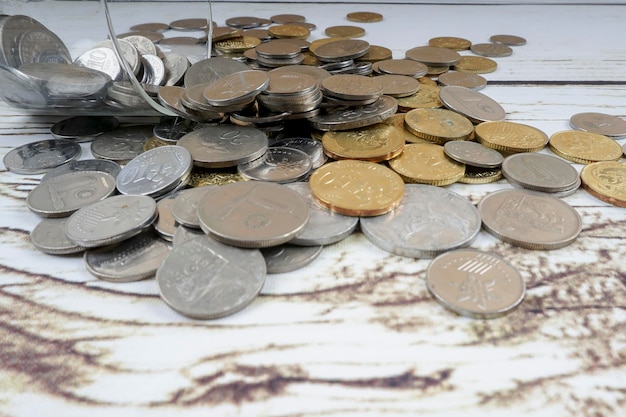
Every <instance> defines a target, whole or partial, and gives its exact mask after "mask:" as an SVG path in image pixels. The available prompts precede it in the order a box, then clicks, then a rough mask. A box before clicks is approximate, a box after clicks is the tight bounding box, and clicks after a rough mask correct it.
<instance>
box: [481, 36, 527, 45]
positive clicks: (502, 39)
mask: <svg viewBox="0 0 626 417" xmlns="http://www.w3.org/2000/svg"><path fill="white" fill-rule="evenodd" d="M489 40H490V41H491V42H495V43H501V44H503V45H509V46H522V45H526V39H524V38H522V37H521V36H516V35H492V36H490V37H489Z"/></svg>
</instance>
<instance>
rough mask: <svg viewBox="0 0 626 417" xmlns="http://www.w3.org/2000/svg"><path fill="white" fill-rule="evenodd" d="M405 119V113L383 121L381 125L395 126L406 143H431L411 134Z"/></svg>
mask: <svg viewBox="0 0 626 417" xmlns="http://www.w3.org/2000/svg"><path fill="white" fill-rule="evenodd" d="M404 117H405V113H396V114H394V115H393V116H391V117H389V118H387V119H385V120H383V121H382V122H380V123H382V124H386V125H389V126H393V127H395V128H396V129H398V131H399V132H400V134H401V135H402V137H403V138H404V141H405V142H409V143H420V142H422V143H423V142H429V141H427V140H426V139H422V138H419V137H417V136H415V135H414V134H413V133H411V132H410V131H409V130H408V129H407V128H406V125H405V124H404Z"/></svg>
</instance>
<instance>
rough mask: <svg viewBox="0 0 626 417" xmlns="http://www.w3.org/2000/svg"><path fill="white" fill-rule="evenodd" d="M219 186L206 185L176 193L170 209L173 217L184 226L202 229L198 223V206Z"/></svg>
mask: <svg viewBox="0 0 626 417" xmlns="http://www.w3.org/2000/svg"><path fill="white" fill-rule="evenodd" d="M216 187H218V186H217V185H213V186H211V185H206V186H202V187H195V188H190V189H187V190H182V191H180V192H178V193H176V196H175V197H174V202H173V204H172V206H171V207H170V211H171V213H172V216H173V217H174V219H175V220H176V222H177V223H178V224H180V225H182V226H186V227H191V228H194V229H200V222H199V221H198V204H200V201H202V199H203V198H204V197H205V196H206V194H207V193H210V192H213V191H215V189H216Z"/></svg>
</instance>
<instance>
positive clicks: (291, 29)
mask: <svg viewBox="0 0 626 417" xmlns="http://www.w3.org/2000/svg"><path fill="white" fill-rule="evenodd" d="M268 31H269V33H270V35H271V36H272V37H274V38H283V39H284V38H286V39H306V38H308V37H309V36H310V35H311V31H310V30H309V29H307V28H305V27H302V26H298V25H290V24H285V25H278V26H272V27H270V28H269V29H268Z"/></svg>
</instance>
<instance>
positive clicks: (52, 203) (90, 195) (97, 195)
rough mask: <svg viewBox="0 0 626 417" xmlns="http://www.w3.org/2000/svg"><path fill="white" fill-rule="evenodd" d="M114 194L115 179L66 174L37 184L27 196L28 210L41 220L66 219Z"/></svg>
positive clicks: (94, 175) (91, 173) (92, 174)
mask: <svg viewBox="0 0 626 417" xmlns="http://www.w3.org/2000/svg"><path fill="white" fill-rule="evenodd" d="M114 192H115V178H113V176H112V175H110V174H107V173H104V172H95V171H92V172H68V173H66V174H62V175H58V176H56V177H54V178H51V179H49V180H48V181H45V182H42V183H40V184H39V185H38V186H36V187H35V188H33V190H32V191H31V192H30V193H28V197H26V204H27V206H28V208H29V209H30V210H31V211H32V212H33V213H36V214H38V215H40V216H42V217H67V216H69V215H70V214H72V213H73V212H75V211H76V210H78V209H80V208H81V207H85V206H86V205H89V204H91V203H94V202H96V201H100V200H102V199H104V198H107V197H109V196H110V195H111V194H113V193H114Z"/></svg>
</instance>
